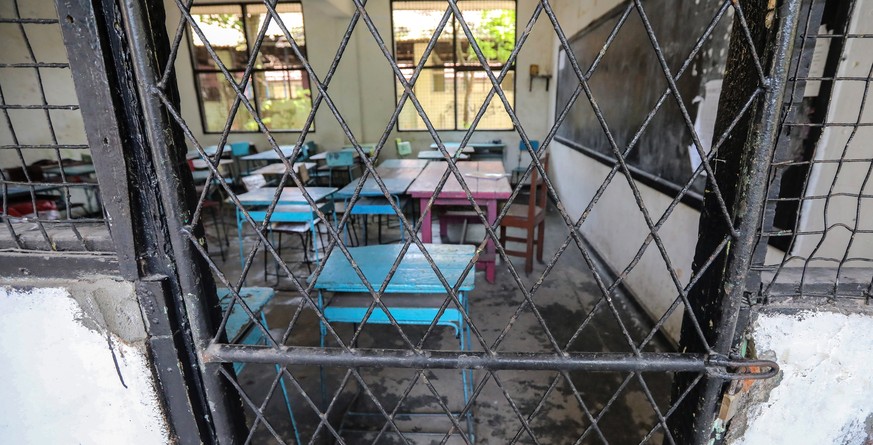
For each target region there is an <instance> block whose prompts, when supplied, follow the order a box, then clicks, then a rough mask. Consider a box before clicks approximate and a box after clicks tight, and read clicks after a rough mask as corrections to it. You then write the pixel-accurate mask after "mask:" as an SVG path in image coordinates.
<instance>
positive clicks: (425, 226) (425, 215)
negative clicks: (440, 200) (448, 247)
mask: <svg viewBox="0 0 873 445" xmlns="http://www.w3.org/2000/svg"><path fill="white" fill-rule="evenodd" d="M418 204H419V208H420V209H421V212H420V215H421V216H420V218H421V221H422V223H421V242H423V243H432V242H433V231H432V227H431V226H432V225H433V221H431V212H430V211H429V210H427V198H421V199H419V200H418Z"/></svg>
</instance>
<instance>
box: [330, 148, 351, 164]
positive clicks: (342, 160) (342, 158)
mask: <svg viewBox="0 0 873 445" xmlns="http://www.w3.org/2000/svg"><path fill="white" fill-rule="evenodd" d="M326 161H327V166H328V167H351V166H353V165H355V152H353V151H348V150H340V151H332V152H330V153H328V154H327V159H326Z"/></svg>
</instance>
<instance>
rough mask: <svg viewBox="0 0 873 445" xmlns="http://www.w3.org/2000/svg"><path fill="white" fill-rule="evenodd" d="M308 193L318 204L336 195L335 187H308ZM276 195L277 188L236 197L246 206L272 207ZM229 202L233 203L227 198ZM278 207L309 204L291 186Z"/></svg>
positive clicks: (281, 198)
mask: <svg viewBox="0 0 873 445" xmlns="http://www.w3.org/2000/svg"><path fill="white" fill-rule="evenodd" d="M306 191H307V192H308V193H309V196H310V197H311V198H312V200H313V201H315V202H318V201H321V200H322V199H325V198H327V197H329V196H330V195H332V194H334V193H336V188H335V187H306ZM275 194H276V187H262V188H259V189H257V190H252V191H250V192H246V193H242V194H239V195H237V196H236V198H237V199H239V202H240V204H242V205H244V206H262V205H270V204H271V203H272V202H273V196H274V195H275ZM226 201H227V202H231V203H232V202H233V201H232V200H231V199H230V198H227V200H226ZM276 204H277V205H285V204H309V203H308V202H307V201H306V198H304V197H303V192H301V191H300V189H298V188H297V187H294V186H289V187H285V188H284V189H282V194H281V195H280V196H279V201H278V202H277V203H276Z"/></svg>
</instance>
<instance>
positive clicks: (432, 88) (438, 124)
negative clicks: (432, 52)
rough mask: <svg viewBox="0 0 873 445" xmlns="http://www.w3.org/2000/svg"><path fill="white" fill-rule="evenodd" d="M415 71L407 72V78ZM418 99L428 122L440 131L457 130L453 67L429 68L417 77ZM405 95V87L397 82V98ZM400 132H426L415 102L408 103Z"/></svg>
mask: <svg viewBox="0 0 873 445" xmlns="http://www.w3.org/2000/svg"><path fill="white" fill-rule="evenodd" d="M412 71H413V70H411V69H410V70H404V74H405V75H406V77H407V78H409V76H411V75H412ZM413 90H414V92H415V96H416V97H417V98H418V100H419V102H421V106H422V108H424V111H425V113H427V117H428V119H430V121H431V123H432V124H433V126H434V127H435V128H436V129H437V130H453V129H455V82H454V70H453V69H451V68H445V69H442V68H434V69H426V70H423V71H422V72H421V75H419V76H418V81H416V83H415V87H414V89H413ZM402 95H403V85H401V84H400V82H397V98H398V100H399V98H400V96H402ZM398 128H399V129H401V130H426V129H427V127H425V125H424V121H423V120H422V119H421V117H419V115H418V111H417V110H416V109H415V107H414V106H413V105H412V101H411V100H408V99H407V101H406V104H405V105H404V106H403V110H402V111H401V112H400V117H399V119H398Z"/></svg>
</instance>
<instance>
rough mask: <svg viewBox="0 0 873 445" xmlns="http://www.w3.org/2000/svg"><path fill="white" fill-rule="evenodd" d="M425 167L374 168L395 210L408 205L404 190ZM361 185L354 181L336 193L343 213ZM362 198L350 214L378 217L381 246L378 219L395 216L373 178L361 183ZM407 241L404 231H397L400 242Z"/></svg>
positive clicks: (380, 227)
mask: <svg viewBox="0 0 873 445" xmlns="http://www.w3.org/2000/svg"><path fill="white" fill-rule="evenodd" d="M425 165H427V163H423V164H418V165H413V166H410V167H395V168H388V167H384V166H382V165H380V166H379V167H377V168H376V173H378V174H379V177H380V178H382V182H383V183H384V184H385V188H386V189H388V193H389V194H390V195H391V198H392V199H393V200H394V203H395V204H396V205H397V208H399V209H401V210H402V209H403V208H404V207H406V204H407V202H408V200H407V199H405V198H404V197H403V195H405V194H406V189H408V188H409V186H410V185H411V184H412V182H413V181H415V178H418V175H419V174H421V171H422V170H424V166H425ZM360 182H361V178H355V179H354V180H352V182H350V183H349V184H348V185H346V186H345V187H343V188H342V189H340V191H338V192H337V194H336V195H337V197H338V198H342V199H345V202H346V209H347V211H349V210H348V209H349V200H350V199H351V198H352V197H353V196H354V194H355V189H356V188H357V187H358V184H359V183H360ZM360 196H361V198H360V199H358V201H357V202H355V206H354V207H353V208H352V209H351V210H350V211H351V213H352V215H379V216H380V220H379V243H380V244H381V243H382V224H381V215H387V216H392V215H396V213H395V212H394V209H393V208H391V203H390V202H389V201H388V199H387V198H386V197H385V194H384V193H382V189H380V188H379V185H378V184H377V183H376V180H375V179H373V177H372V176H370V177H369V178H367V181H366V182H364V186H363V187H362V188H361V193H360ZM405 238H406V234H405V233H404V231H403V228H401V229H400V239H401V240H403V239H405ZM366 242H367V224H366V222H365V223H364V243H366Z"/></svg>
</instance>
